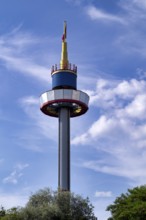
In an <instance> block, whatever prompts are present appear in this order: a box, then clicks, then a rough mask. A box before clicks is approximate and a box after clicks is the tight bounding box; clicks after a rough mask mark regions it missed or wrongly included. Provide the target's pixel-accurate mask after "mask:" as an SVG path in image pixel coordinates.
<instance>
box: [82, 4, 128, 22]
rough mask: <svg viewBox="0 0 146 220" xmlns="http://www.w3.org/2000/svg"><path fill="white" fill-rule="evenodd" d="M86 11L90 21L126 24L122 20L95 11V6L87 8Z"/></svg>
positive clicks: (97, 10)
mask: <svg viewBox="0 0 146 220" xmlns="http://www.w3.org/2000/svg"><path fill="white" fill-rule="evenodd" d="M86 10H87V14H88V15H89V17H90V18H91V19H92V20H100V21H107V22H117V23H121V24H126V21H125V20H124V19H123V18H121V17H119V16H116V15H112V14H109V13H106V12H103V11H101V10H99V9H97V8H96V7H95V6H89V7H87V9H86Z"/></svg>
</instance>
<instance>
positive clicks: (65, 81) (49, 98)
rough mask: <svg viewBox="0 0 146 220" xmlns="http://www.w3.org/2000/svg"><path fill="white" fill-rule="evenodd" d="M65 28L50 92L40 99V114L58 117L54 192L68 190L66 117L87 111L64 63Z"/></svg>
mask: <svg viewBox="0 0 146 220" xmlns="http://www.w3.org/2000/svg"><path fill="white" fill-rule="evenodd" d="M66 38H67V25H66V22H65V23H64V32H63V36H62V52H61V60H60V65H59V66H57V65H56V64H55V65H54V66H52V71H51V76H52V90H49V91H47V92H45V93H43V94H42V95H41V97H40V109H41V111H42V112H43V113H44V114H46V115H48V116H52V117H58V118H59V150H58V151H59V152H58V189H59V190H62V191H70V117H77V116H80V115H82V114H84V113H85V112H86V111H87V110H88V102H89V96H88V95H87V94H86V93H84V92H82V91H79V90H77V67H76V66H75V65H72V64H70V63H69V61H68V53H67V42H66Z"/></svg>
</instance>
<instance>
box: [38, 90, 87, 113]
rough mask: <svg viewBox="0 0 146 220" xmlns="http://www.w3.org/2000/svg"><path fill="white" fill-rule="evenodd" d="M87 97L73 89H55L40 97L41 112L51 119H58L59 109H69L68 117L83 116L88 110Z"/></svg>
mask: <svg viewBox="0 0 146 220" xmlns="http://www.w3.org/2000/svg"><path fill="white" fill-rule="evenodd" d="M88 103H89V96H88V95H87V94H86V93H85V92H82V91H79V90H74V89H56V90H50V91H47V92H45V93H43V94H42V95H41V96H40V109H41V111H42V112H43V113H44V114H46V115H49V116H52V117H59V110H60V108H69V109H70V117H76V116H80V115H82V114H84V113H85V112H86V111H87V110H88Z"/></svg>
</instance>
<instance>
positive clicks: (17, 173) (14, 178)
mask: <svg viewBox="0 0 146 220" xmlns="http://www.w3.org/2000/svg"><path fill="white" fill-rule="evenodd" d="M28 166H29V164H21V163H18V164H17V165H16V166H15V168H14V170H13V171H12V172H11V173H10V175H9V176H7V177H5V178H4V179H3V183H5V184H6V183H12V184H17V183H18V180H19V179H20V177H21V176H23V173H22V172H21V171H22V170H24V169H25V168H27V167H28Z"/></svg>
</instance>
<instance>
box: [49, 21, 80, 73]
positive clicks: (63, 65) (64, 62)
mask: <svg viewBox="0 0 146 220" xmlns="http://www.w3.org/2000/svg"><path fill="white" fill-rule="evenodd" d="M66 39H67V22H66V21H64V28H63V35H62V50H61V60H60V65H59V68H58V67H57V64H55V66H52V70H51V74H52V75H53V74H54V73H56V72H57V71H60V70H68V71H70V72H72V73H75V74H76V73H77V66H75V65H74V64H73V65H72V64H71V63H69V61H68V52H67V42H66Z"/></svg>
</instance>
